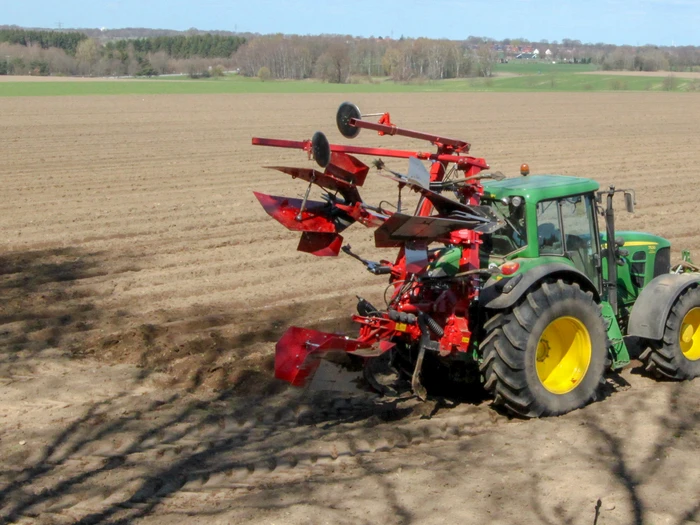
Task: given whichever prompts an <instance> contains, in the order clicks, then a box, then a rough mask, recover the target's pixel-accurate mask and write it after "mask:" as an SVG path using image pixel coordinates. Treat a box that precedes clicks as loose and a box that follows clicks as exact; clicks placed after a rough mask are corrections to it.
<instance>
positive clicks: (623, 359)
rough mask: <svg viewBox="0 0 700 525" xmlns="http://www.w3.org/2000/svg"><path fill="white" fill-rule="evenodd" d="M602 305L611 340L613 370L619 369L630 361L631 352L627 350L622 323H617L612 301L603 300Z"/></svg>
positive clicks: (610, 350)
mask: <svg viewBox="0 0 700 525" xmlns="http://www.w3.org/2000/svg"><path fill="white" fill-rule="evenodd" d="M601 306H602V309H603V312H602V313H603V321H604V322H605V327H606V330H607V332H608V340H609V341H610V347H609V348H608V350H609V352H610V359H611V360H612V365H611V368H612V369H613V370H619V369H620V368H624V367H625V366H627V365H628V364H629V363H630V354H629V352H628V351H627V345H626V344H625V340H624V338H623V337H622V331H621V330H620V325H618V324H617V319H616V318H615V314H614V313H613V310H612V307H611V306H610V303H608V302H607V301H603V302H601Z"/></svg>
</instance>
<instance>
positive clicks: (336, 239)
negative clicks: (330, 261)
mask: <svg viewBox="0 0 700 525" xmlns="http://www.w3.org/2000/svg"><path fill="white" fill-rule="evenodd" d="M342 245H343V236H342V235H338V234H337V233H325V232H304V233H302V234H301V239H299V246H297V250H298V251H300V252H306V253H311V254H313V255H316V256H317V257H335V256H336V255H338V254H339V253H340V247H341V246H342Z"/></svg>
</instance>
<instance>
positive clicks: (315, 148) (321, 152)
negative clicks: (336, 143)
mask: <svg viewBox="0 0 700 525" xmlns="http://www.w3.org/2000/svg"><path fill="white" fill-rule="evenodd" d="M311 154H312V155H313V157H314V160H315V161H316V163H317V164H318V165H319V166H321V167H322V168H325V167H326V166H328V163H329V162H330V161H331V145H330V143H329V142H328V139H327V138H326V136H325V135H324V134H323V133H322V132H321V131H317V132H316V133H314V136H313V137H312V138H311Z"/></svg>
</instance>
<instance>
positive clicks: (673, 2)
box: [0, 0, 700, 45]
mask: <svg viewBox="0 0 700 525" xmlns="http://www.w3.org/2000/svg"><path fill="white" fill-rule="evenodd" d="M59 23H60V24H61V25H62V26H63V27H107V28H121V27H150V28H162V29H180V30H183V29H188V28H190V27H196V28H198V29H224V30H229V31H241V32H252V33H263V34H265V33H288V34H292V33H294V34H302V35H316V34H323V33H326V34H331V33H332V34H350V35H355V36H393V37H394V38H399V37H400V36H401V35H404V36H407V37H421V36H423V37H428V38H449V39H454V40H458V39H463V38H466V37H467V36H469V35H474V36H487V37H492V38H496V39H499V40H500V39H503V38H518V37H524V38H527V39H529V40H533V41H535V40H540V39H547V40H549V41H550V42H551V41H554V40H558V41H561V40H562V39H564V38H570V39H573V40H581V41H582V42H592V43H596V42H605V43H610V44H630V45H643V44H657V45H672V44H676V45H700V30H698V28H699V27H700V0H588V1H585V0H578V1H571V0H558V1H552V0H539V1H538V0H471V1H466V0H385V1H382V0H343V1H337V0H316V1H313V0H311V1H309V0H198V1H196V0H91V1H84V0H83V1H78V0H61V1H56V0H0V24H16V25H20V26H25V27H48V28H56V27H58V24H59Z"/></svg>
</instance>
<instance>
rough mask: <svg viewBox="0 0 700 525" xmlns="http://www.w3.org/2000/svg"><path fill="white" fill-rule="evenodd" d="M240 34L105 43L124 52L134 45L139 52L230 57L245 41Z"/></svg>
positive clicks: (108, 48) (107, 47)
mask: <svg viewBox="0 0 700 525" xmlns="http://www.w3.org/2000/svg"><path fill="white" fill-rule="evenodd" d="M245 41H246V40H245V38H243V37H239V36H220V35H212V34H209V33H206V34H203V35H187V36H186V35H178V36H157V37H148V38H137V39H133V40H116V41H111V42H107V44H105V46H104V47H105V52H106V53H107V54H114V53H115V52H116V53H119V52H124V51H125V50H126V48H127V47H128V46H130V45H131V46H133V48H134V52H136V53H138V54H142V55H143V54H148V53H158V52H160V51H162V52H164V53H166V54H167V55H168V56H169V57H171V58H175V59H178V58H192V57H200V58H230V57H231V55H233V54H234V53H235V52H236V51H237V50H238V48H239V47H240V46H241V45H243V44H244V43H245Z"/></svg>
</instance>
